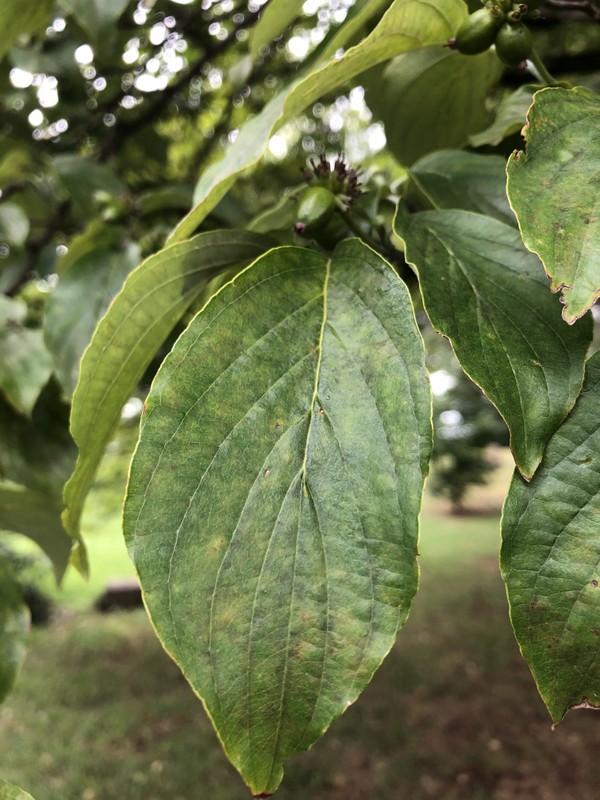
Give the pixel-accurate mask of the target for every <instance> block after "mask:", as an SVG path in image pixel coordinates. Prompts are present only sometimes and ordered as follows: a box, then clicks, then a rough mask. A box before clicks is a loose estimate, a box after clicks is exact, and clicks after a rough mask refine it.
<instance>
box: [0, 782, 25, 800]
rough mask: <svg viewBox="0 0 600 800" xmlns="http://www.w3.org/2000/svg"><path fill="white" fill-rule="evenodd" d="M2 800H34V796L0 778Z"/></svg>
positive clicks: (0, 797)
mask: <svg viewBox="0 0 600 800" xmlns="http://www.w3.org/2000/svg"><path fill="white" fill-rule="evenodd" d="M0 800H33V797H32V796H31V795H30V794H27V792H24V791H23V789H19V787H18V786H13V784H12V783H7V782H6V781H3V780H0Z"/></svg>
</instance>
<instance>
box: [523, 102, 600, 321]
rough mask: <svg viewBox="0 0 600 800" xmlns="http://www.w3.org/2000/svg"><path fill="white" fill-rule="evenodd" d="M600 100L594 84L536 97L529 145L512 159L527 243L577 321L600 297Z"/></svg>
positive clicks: (527, 137) (569, 317) (571, 318)
mask: <svg viewBox="0 0 600 800" xmlns="http://www.w3.org/2000/svg"><path fill="white" fill-rule="evenodd" d="M599 125H600V97H598V95H597V94H596V93H595V92H591V91H589V90H588V89H582V88H579V87H576V88H575V89H560V88H548V89H542V90H541V91H539V92H537V93H536V94H535V95H534V99H533V105H532V106H531V108H530V109H529V112H528V114H527V125H526V127H525V129H524V134H525V141H526V144H527V148H526V150H525V152H522V151H521V152H518V153H515V154H513V155H512V156H511V158H510V160H509V162H508V168H507V174H508V198H509V200H510V204H511V206H512V207H513V209H514V211H515V213H516V215H517V219H518V220H519V227H520V228H521V233H522V235H523V241H524V242H525V244H526V245H527V247H528V248H529V249H530V250H532V251H533V252H534V253H537V254H538V255H539V257H540V258H541V259H542V262H543V264H544V267H545V269H546V272H547V274H548V276H549V277H550V278H551V284H550V288H551V289H552V291H553V292H558V291H562V300H563V302H564V304H565V307H564V310H563V317H564V318H565V320H566V321H567V322H568V323H570V324H572V323H574V322H575V321H576V320H577V319H579V318H580V317H581V316H583V314H585V312H586V311H587V310H588V309H589V308H590V307H591V306H592V305H593V304H594V302H595V301H596V299H597V298H598V297H600V216H599V215H598V208H599V202H600V201H599V194H598V184H599V182H600V140H599V139H598V126H599Z"/></svg>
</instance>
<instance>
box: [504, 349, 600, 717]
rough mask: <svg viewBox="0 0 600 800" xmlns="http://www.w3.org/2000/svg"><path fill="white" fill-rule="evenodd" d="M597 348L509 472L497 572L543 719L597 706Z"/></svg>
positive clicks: (599, 545) (599, 592)
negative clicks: (516, 470) (517, 468)
mask: <svg viewBox="0 0 600 800" xmlns="http://www.w3.org/2000/svg"><path fill="white" fill-rule="evenodd" d="M599 409H600V353H596V355H595V356H594V357H593V358H592V359H590V361H589V362H588V366H587V373H586V382H585V385H584V390H583V393H582V395H581V397H580V398H579V400H578V401H577V405H576V406H575V408H574V410H573V412H572V414H571V415H570V416H569V418H568V419H567V420H566V422H565V423H564V425H562V426H561V427H560V428H559V429H558V431H557V432H556V433H555V434H554V436H553V437H552V439H551V440H550V442H549V444H548V447H547V449H546V454H545V456H544V460H543V462H542V465H541V467H540V469H539V470H538V472H537V474H536V475H535V477H534V478H533V480H532V481H531V483H530V484H529V485H527V484H526V483H525V482H524V481H523V480H522V479H521V478H520V477H519V476H518V475H515V477H514V478H513V482H512V485H511V487H510V491H509V493H508V497H507V499H506V503H505V505H504V514H503V520H502V573H503V577H504V580H505V582H506V588H507V592H508V599H509V602H510V611H511V618H512V623H513V627H514V630H515V634H516V637H517V640H518V642H519V645H520V647H521V652H522V653H523V655H524V657H525V659H526V660H527V662H528V664H529V666H530V668H531V670H532V672H533V676H534V678H535V680H536V683H537V685H538V689H539V691H540V694H541V696H542V698H543V700H544V702H545V703H546V705H547V707H548V710H549V711H550V714H551V715H552V719H553V720H554V721H555V722H559V721H560V720H561V719H562V717H563V716H564V714H565V713H566V712H567V711H568V710H569V709H570V708H574V707H594V708H599V707H600V658H599V657H598V655H599V653H600V530H599V528H598V517H599V515H600V413H599Z"/></svg>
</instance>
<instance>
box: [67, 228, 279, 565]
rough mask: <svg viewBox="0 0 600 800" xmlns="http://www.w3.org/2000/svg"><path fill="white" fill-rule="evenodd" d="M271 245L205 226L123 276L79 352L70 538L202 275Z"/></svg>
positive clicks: (245, 234)
mask: <svg viewBox="0 0 600 800" xmlns="http://www.w3.org/2000/svg"><path fill="white" fill-rule="evenodd" d="M270 245H271V241H270V240H269V239H267V238H265V237H264V236H261V235H259V234H256V233H248V232H246V231H233V230H229V231H210V232H208V233H201V234H199V235H198V236H195V237H194V238H193V239H190V240H189V241H186V242H182V243H181V244H178V245H173V246H172V247H167V248H166V249H164V250H162V251H161V252H159V253H157V254H156V255H153V256H150V258H148V259H146V261H144V262H143V263H142V264H141V265H140V266H139V267H138V268H137V269H135V270H134V271H133V272H132V273H131V274H130V275H129V277H128V279H127V281H126V282H125V285H124V286H123V289H122V291H121V292H120V293H119V294H118V295H117V296H116V297H115V299H114V300H113V302H112V304H111V305H110V307H109V309H108V312H107V314H106V315H105V316H104V317H103V319H102V320H101V321H100V323H99V325H98V328H97V329H96V332H95V333H94V336H93V337H92V341H91V342H90V345H89V347H88V349H87V350H86V352H85V353H84V356H83V359H82V361H81V368H80V374H79V382H78V384H77V388H76V390H75V394H74V396H73V405H72V411H71V431H72V434H73V438H74V439H75V441H76V443H77V446H78V447H79V458H78V459H77V466H76V469H75V472H74V473H73V475H72V477H71V479H70V480H69V482H68V484H67V485H66V486H65V495H64V497H65V505H66V507H67V508H66V511H65V526H66V528H67V530H68V531H69V532H70V533H71V535H72V536H74V537H75V538H76V539H78V538H79V520H80V518H81V513H82V511H83V503H84V501H85V498H86V496H87V493H88V491H89V490H90V487H91V485H92V483H93V480H94V476H95V474H96V470H97V469H98V465H99V463H100V460H101V458H102V455H103V453H104V450H105V448H106V445H107V444H108V442H109V440H110V437H111V435H112V434H113V432H114V430H115V428H116V426H117V424H118V421H119V417H120V414H121V409H122V408H123V406H124V405H125V403H126V402H127V400H128V399H129V398H130V397H131V395H132V393H133V391H134V389H135V387H136V385H137V383H138V381H139V380H140V378H141V377H142V375H143V374H144V371H145V370H146V368H147V367H148V365H149V364H150V362H151V361H152V359H153V358H154V356H155V355H156V353H157V351H158V349H159V348H160V346H161V345H162V344H163V342H164V341H165V339H166V338H167V337H168V335H169V334H170V333H171V331H172V330H173V328H174V327H175V325H176V324H177V323H178V322H179V320H180V319H181V317H182V316H183V314H184V312H185V310H186V309H187V308H188V307H189V306H190V305H191V303H192V302H193V301H194V299H195V298H196V296H197V295H198V293H199V292H200V291H201V290H202V287H203V285H204V284H205V282H206V281H207V279H209V278H211V277H212V276H213V275H214V273H215V272H216V271H218V270H222V269H225V268H227V267H229V266H232V265H234V264H239V263H240V262H245V263H248V262H249V261H251V260H253V259H254V258H256V256H258V255H260V254H261V253H263V252H264V251H265V250H267V249H268V248H269V247H270ZM75 558H77V553H75Z"/></svg>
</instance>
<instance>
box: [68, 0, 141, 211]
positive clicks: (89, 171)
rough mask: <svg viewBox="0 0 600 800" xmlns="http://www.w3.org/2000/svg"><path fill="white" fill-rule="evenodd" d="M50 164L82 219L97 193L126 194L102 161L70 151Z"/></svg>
mask: <svg viewBox="0 0 600 800" xmlns="http://www.w3.org/2000/svg"><path fill="white" fill-rule="evenodd" d="M85 2H86V3H87V0H85ZM53 164H54V168H55V169H56V172H57V173H58V177H59V179H60V182H61V183H62V185H63V188H64V189H65V191H66V193H67V195H68V197H69V200H70V201H71V202H72V204H73V206H74V208H75V210H76V211H77V212H79V214H80V216H82V217H83V218H84V219H85V220H88V219H89V218H90V217H92V216H93V215H94V214H95V213H96V212H97V210H98V199H97V198H98V194H99V195H100V197H102V196H104V195H110V196H111V197H119V196H120V195H125V194H126V193H127V187H126V186H125V184H124V183H123V182H122V180H121V179H120V178H119V177H117V175H115V173H114V172H113V171H112V170H111V169H109V168H108V167H107V166H106V165H105V164H96V163H94V162H93V161H90V160H88V159H85V158H81V157H80V156H77V155H72V154H68V155H62V156H56V158H55V159H54V161H53Z"/></svg>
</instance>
